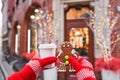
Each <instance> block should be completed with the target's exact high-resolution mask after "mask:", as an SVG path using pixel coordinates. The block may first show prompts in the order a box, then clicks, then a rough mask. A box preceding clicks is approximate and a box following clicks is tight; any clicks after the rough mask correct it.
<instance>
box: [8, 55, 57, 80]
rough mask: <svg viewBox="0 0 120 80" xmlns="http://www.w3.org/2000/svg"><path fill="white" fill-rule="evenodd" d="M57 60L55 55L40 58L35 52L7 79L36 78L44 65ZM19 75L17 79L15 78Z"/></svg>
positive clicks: (25, 79)
mask: <svg viewBox="0 0 120 80" xmlns="http://www.w3.org/2000/svg"><path fill="white" fill-rule="evenodd" d="M56 60H57V58H56V57H46V58H43V59H40V57H39V54H36V55H35V56H34V57H33V58H32V59H31V60H30V61H29V62H28V63H27V64H26V65H25V66H24V67H23V69H22V70H20V71H19V72H17V73H15V74H13V75H11V76H10V77H9V78H8V80H36V78H37V77H38V76H39V75H40V73H41V72H42V70H43V69H44V66H46V65H48V64H51V63H53V62H55V61H56ZM15 77H19V79H17V78H15Z"/></svg>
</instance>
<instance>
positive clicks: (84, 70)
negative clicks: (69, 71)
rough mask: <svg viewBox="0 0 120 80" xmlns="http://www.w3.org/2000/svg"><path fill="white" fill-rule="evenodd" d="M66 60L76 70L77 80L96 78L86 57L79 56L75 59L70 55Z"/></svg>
mask: <svg viewBox="0 0 120 80" xmlns="http://www.w3.org/2000/svg"><path fill="white" fill-rule="evenodd" d="M68 60H69V62H70V64H71V65H72V66H73V67H74V69H75V70H76V75H77V79H78V80H96V78H95V75H94V72H93V67H92V64H91V63H90V62H88V61H87V60H86V59H84V58H82V57H79V59H78V60H76V59H75V58H73V57H72V56H70V57H69V59H68Z"/></svg>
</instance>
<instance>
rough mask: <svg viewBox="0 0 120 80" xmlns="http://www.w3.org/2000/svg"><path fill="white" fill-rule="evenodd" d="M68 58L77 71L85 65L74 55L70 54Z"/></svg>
mask: <svg viewBox="0 0 120 80" xmlns="http://www.w3.org/2000/svg"><path fill="white" fill-rule="evenodd" d="M68 60H69V62H70V64H71V65H72V66H73V67H74V69H75V70H76V73H77V72H79V71H80V70H81V69H83V67H82V66H81V65H80V63H79V62H78V61H77V60H76V59H75V58H73V57H72V56H70V57H69V58H68Z"/></svg>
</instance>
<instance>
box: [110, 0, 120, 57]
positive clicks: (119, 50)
mask: <svg viewBox="0 0 120 80" xmlns="http://www.w3.org/2000/svg"><path fill="white" fill-rule="evenodd" d="M110 5H111V8H110V10H111V11H113V12H114V13H113V15H112V19H114V18H115V17H116V16H117V17H120V13H118V12H117V6H118V5H119V6H120V0H110ZM119 37H120V18H118V21H117V22H116V24H115V26H114V28H113V32H112V34H111V41H113V44H112V49H113V52H112V55H113V56H115V57H118V58H120V40H119Z"/></svg>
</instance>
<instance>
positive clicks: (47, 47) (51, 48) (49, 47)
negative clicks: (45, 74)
mask: <svg viewBox="0 0 120 80" xmlns="http://www.w3.org/2000/svg"><path fill="white" fill-rule="evenodd" d="M55 52H56V45H55V44H54V43H51V44H40V46H39V53H40V57H41V59H42V58H45V57H50V56H55ZM51 67H55V63H52V64H49V65H46V66H45V68H51Z"/></svg>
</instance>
